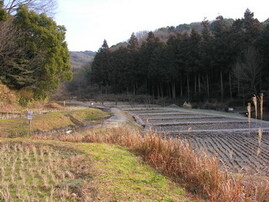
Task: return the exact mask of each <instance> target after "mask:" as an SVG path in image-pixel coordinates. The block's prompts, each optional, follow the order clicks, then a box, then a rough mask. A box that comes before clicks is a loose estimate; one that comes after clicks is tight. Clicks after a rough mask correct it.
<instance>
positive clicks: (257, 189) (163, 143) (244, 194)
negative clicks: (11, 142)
mask: <svg viewBox="0 0 269 202" xmlns="http://www.w3.org/2000/svg"><path fill="white" fill-rule="evenodd" d="M35 138H38V139H40V138H41V139H53V138H54V139H58V140H60V141H67V142H95V143H96V142H97V143H107V144H113V145H120V146H124V147H126V148H128V149H129V151H131V152H133V153H135V154H137V155H139V156H141V157H142V158H143V159H144V161H145V162H147V163H148V164H149V165H151V166H152V167H153V168H154V169H156V170H158V171H159V172H160V173H162V174H163V175H165V176H168V177H169V178H170V179H171V180H172V181H174V182H176V183H179V184H180V185H181V186H182V187H185V188H186V190H188V191H190V192H191V193H193V194H194V195H195V196H197V197H200V198H202V199H205V200H208V201H261V202H264V201H268V199H269V182H268V181H266V180H261V181H257V178H256V177H255V176H254V177H253V179H252V178H248V179H246V178H244V177H242V176H240V177H236V176H235V175H234V174H231V173H228V172H227V171H225V170H222V169H220V168H219V160H218V159H217V158H215V157H212V156H208V155H207V154H206V153H204V152H200V153H197V152H195V151H194V150H193V149H192V148H191V146H190V145H189V144H188V143H187V142H185V141H182V140H179V139H164V138H161V137H160V136H158V135H156V134H146V135H144V136H141V134H140V133H139V132H134V131H130V130H127V129H123V128H119V129H110V130H107V131H101V132H100V133H99V132H98V131H94V132H90V131H89V132H86V133H84V134H72V135H62V136H58V137H57V136H50V135H48V136H43V137H38V136H36V137H35Z"/></svg>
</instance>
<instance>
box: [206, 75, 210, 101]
mask: <svg viewBox="0 0 269 202" xmlns="http://www.w3.org/2000/svg"><path fill="white" fill-rule="evenodd" d="M206 90H207V97H208V98H209V96H210V94H209V78H208V74H207V75H206Z"/></svg>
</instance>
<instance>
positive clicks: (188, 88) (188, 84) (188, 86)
mask: <svg viewBox="0 0 269 202" xmlns="http://www.w3.org/2000/svg"><path fill="white" fill-rule="evenodd" d="M187 91H188V101H189V100H190V81H189V75H187Z"/></svg>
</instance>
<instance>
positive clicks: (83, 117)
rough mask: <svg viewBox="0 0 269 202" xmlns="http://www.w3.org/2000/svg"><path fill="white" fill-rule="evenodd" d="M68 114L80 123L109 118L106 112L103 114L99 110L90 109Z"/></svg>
mask: <svg viewBox="0 0 269 202" xmlns="http://www.w3.org/2000/svg"><path fill="white" fill-rule="evenodd" d="M69 114H70V115H72V116H73V117H74V118H75V119H77V120H79V121H81V122H84V121H97V120H102V119H103V118H106V117H108V116H109V113H107V112H103V111H101V110H99V109H92V108H86V109H83V110H75V111H71V112H69Z"/></svg>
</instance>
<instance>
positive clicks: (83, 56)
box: [70, 51, 96, 69]
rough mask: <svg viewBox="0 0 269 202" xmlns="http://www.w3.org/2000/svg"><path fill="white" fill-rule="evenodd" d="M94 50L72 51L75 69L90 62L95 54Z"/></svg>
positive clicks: (72, 61) (72, 62)
mask: <svg viewBox="0 0 269 202" xmlns="http://www.w3.org/2000/svg"><path fill="white" fill-rule="evenodd" d="M95 54H96V53H95V52H93V51H70V56H71V65H72V67H73V68H74V69H77V68H81V67H82V66H83V65H85V64H86V63H88V62H91V61H92V60H93V58H94V56H95Z"/></svg>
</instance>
